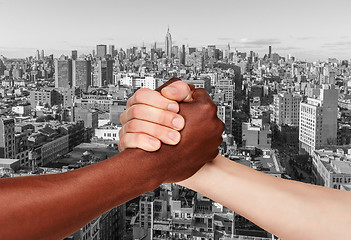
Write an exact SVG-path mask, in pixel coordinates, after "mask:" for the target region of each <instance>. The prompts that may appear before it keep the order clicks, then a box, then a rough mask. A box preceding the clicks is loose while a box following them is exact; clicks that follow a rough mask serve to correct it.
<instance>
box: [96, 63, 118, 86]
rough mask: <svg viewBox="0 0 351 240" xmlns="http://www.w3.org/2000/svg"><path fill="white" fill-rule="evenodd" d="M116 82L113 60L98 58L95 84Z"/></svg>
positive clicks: (102, 84) (105, 84) (101, 84)
mask: <svg viewBox="0 0 351 240" xmlns="http://www.w3.org/2000/svg"><path fill="white" fill-rule="evenodd" d="M109 84H114V77H113V60H98V61H97V62H96V64H95V66H94V84H93V85H94V86H98V87H102V86H107V85H109Z"/></svg>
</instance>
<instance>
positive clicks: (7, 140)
mask: <svg viewBox="0 0 351 240" xmlns="http://www.w3.org/2000/svg"><path fill="white" fill-rule="evenodd" d="M0 158H15V121H14V119H12V118H0Z"/></svg>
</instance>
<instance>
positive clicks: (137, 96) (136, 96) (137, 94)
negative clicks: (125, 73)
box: [134, 88, 148, 103]
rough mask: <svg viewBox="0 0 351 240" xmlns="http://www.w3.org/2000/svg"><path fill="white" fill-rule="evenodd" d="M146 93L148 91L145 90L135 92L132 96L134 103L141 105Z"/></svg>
mask: <svg viewBox="0 0 351 240" xmlns="http://www.w3.org/2000/svg"><path fill="white" fill-rule="evenodd" d="M147 91H148V90H147V88H141V89H139V90H138V91H136V92H135V94H134V102H135V103H142V102H143V100H144V99H145V94H146V92H147Z"/></svg>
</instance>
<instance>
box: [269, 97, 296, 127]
mask: <svg viewBox="0 0 351 240" xmlns="http://www.w3.org/2000/svg"><path fill="white" fill-rule="evenodd" d="M301 101H302V96H301V95H300V94H297V93H287V92H284V93H279V94H276V95H274V114H272V117H273V119H272V120H273V121H274V122H275V123H276V124H277V125H278V126H283V125H289V126H298V125H299V120H300V102H301Z"/></svg>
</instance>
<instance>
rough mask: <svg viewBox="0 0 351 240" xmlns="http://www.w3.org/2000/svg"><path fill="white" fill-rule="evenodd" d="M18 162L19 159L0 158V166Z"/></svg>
mask: <svg viewBox="0 0 351 240" xmlns="http://www.w3.org/2000/svg"><path fill="white" fill-rule="evenodd" d="M18 161H19V159H10V158H0V164H13V163H15V162H18Z"/></svg>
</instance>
